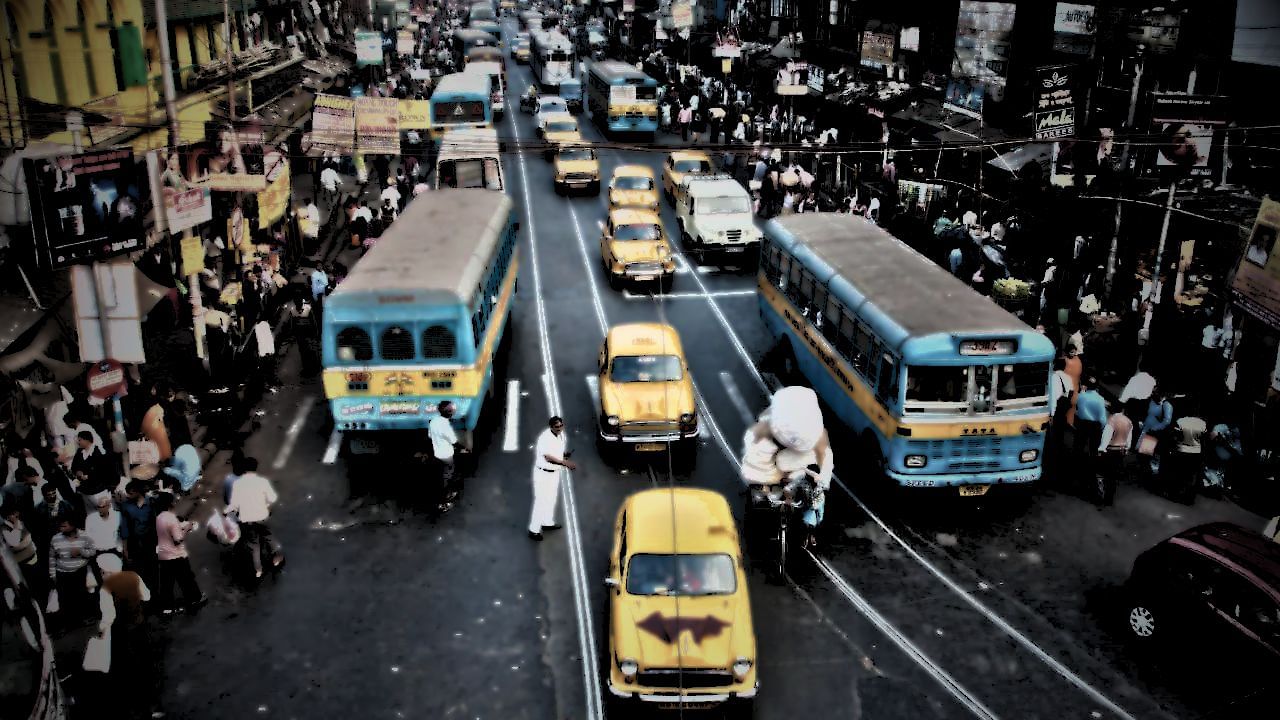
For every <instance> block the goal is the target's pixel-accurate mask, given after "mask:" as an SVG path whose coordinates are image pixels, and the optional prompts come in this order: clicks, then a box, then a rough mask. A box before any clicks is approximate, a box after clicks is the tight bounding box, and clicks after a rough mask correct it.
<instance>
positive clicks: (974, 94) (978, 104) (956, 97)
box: [942, 78, 987, 118]
mask: <svg viewBox="0 0 1280 720" xmlns="http://www.w3.org/2000/svg"><path fill="white" fill-rule="evenodd" d="M986 97H987V88H986V86H985V85H983V84H982V83H980V82H976V81H973V80H968V79H965V78H957V79H955V80H948V81H947V92H946V94H945V95H943V96H942V107H943V108H945V109H947V110H950V111H952V112H958V113H960V114H962V115H968V116H969V117H975V118H981V117H982V106H983V103H984V102H985V100H986Z"/></svg>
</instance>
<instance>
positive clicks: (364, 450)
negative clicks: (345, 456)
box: [351, 438, 378, 455]
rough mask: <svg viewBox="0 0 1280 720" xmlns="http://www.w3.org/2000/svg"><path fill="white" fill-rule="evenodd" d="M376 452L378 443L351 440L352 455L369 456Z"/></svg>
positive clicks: (361, 439) (356, 439) (366, 440)
mask: <svg viewBox="0 0 1280 720" xmlns="http://www.w3.org/2000/svg"><path fill="white" fill-rule="evenodd" d="M376 452H378V443H377V442H376V441H374V440H368V439H365V438H351V454H352V455H370V454H372V453H376Z"/></svg>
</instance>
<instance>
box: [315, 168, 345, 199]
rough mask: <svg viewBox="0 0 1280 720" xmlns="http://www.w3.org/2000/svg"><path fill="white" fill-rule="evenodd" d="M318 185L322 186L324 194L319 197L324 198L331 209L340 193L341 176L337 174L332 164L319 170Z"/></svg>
mask: <svg viewBox="0 0 1280 720" xmlns="http://www.w3.org/2000/svg"><path fill="white" fill-rule="evenodd" d="M320 186H321V187H322V188H324V194H323V195H322V196H321V197H322V198H323V199H324V202H325V205H326V206H328V207H329V209H333V207H334V206H335V205H336V204H337V202H338V197H339V195H341V194H342V191H341V188H342V176H341V175H339V174H338V171H337V169H336V168H334V166H332V165H327V166H325V169H324V170H322V171H321V172H320Z"/></svg>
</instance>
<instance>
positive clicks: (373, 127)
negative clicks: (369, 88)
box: [356, 97, 400, 155]
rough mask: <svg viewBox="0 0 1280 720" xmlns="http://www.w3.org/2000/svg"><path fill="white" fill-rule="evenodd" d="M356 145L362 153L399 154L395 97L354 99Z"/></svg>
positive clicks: (398, 121) (398, 108) (398, 131)
mask: <svg viewBox="0 0 1280 720" xmlns="http://www.w3.org/2000/svg"><path fill="white" fill-rule="evenodd" d="M356 147H357V148H358V149H359V150H360V152H362V153H382V154H385V155H399V154H400V106H399V104H398V101H397V100H396V99H395V98H371V97H363V98H360V99H359V100H357V101H356Z"/></svg>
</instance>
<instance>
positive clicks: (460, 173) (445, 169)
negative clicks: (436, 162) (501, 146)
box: [440, 158, 502, 190]
mask: <svg viewBox="0 0 1280 720" xmlns="http://www.w3.org/2000/svg"><path fill="white" fill-rule="evenodd" d="M440 184H441V185H444V186H447V187H451V188H485V189H486V190H501V189H502V174H501V172H499V170H498V161H497V159H495V158H468V159H466V160H446V161H444V162H442V163H440Z"/></svg>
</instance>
